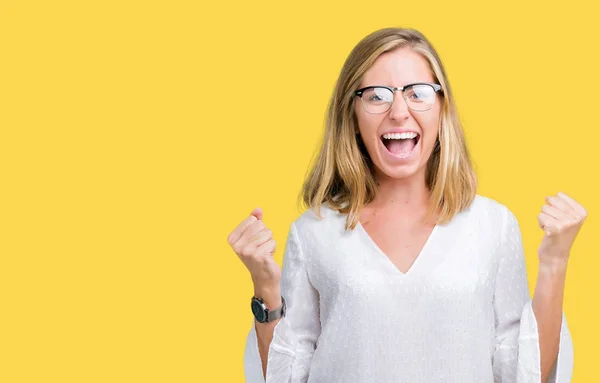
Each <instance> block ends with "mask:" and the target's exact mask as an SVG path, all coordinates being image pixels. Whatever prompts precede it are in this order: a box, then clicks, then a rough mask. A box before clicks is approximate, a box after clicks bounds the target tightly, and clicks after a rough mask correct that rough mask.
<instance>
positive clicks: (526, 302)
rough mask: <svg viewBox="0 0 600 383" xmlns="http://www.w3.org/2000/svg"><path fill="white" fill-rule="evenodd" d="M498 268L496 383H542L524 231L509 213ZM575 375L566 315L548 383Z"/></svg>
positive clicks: (561, 382) (565, 380) (566, 381)
mask: <svg viewBox="0 0 600 383" xmlns="http://www.w3.org/2000/svg"><path fill="white" fill-rule="evenodd" d="M500 241H501V242H500V246H501V247H500V249H499V250H500V253H501V257H500V260H499V267H498V271H497V276H496V287H495V292H494V313H495V334H496V336H495V341H496V346H495V351H494V355H493V361H492V363H493V371H494V380H495V382H496V383H498V382H499V383H530V382H531V383H533V382H536V383H539V382H540V380H541V367H540V345H539V334H538V326H537V321H536V318H535V316H534V313H533V308H532V300H531V298H530V294H529V286H528V281H527V271H526V267H525V257H524V251H523V242H522V237H521V231H520V228H519V224H518V222H517V219H516V217H515V216H514V214H513V213H512V212H511V211H510V210H508V209H506V211H505V214H504V220H503V225H502V238H501V240H500ZM572 372H573V343H572V339H571V335H570V333H569V329H568V326H567V321H566V317H565V315H564V313H563V317H562V325H561V330H560V343H559V352H558V359H557V362H556V363H555V365H554V367H553V369H552V373H551V374H550V378H549V380H548V382H550V383H569V382H570V381H571V375H572Z"/></svg>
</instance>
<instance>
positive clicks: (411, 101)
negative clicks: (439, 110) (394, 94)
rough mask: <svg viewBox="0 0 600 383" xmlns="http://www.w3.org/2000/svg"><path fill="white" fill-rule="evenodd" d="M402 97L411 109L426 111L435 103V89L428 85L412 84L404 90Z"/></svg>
mask: <svg viewBox="0 0 600 383" xmlns="http://www.w3.org/2000/svg"><path fill="white" fill-rule="evenodd" d="M404 97H405V98H406V103H407V104H408V106H409V108H411V109H412V110H418V111H426V110H429V109H431V107H432V106H433V104H434V103H435V90H434V89H433V87H432V86H430V85H413V86H411V87H409V88H408V89H406V90H405V91H404Z"/></svg>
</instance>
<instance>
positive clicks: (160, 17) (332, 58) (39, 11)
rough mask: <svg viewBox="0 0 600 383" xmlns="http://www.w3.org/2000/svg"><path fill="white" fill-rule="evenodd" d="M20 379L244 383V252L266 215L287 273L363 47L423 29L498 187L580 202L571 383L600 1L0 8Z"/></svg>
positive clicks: (6, 365) (0, 235) (586, 248)
mask: <svg viewBox="0 0 600 383" xmlns="http://www.w3.org/2000/svg"><path fill="white" fill-rule="evenodd" d="M0 4H1V5H0V128H1V136H0V169H1V174H0V182H1V184H0V193H1V194H2V196H1V198H0V217H1V218H0V219H1V222H2V226H1V228H0V255H1V258H0V262H1V264H0V381H1V382H6V383H13V382H15V383H16V382H242V381H243V369H242V355H243V348H244V342H245V339H246V334H247V332H248V330H249V328H250V325H251V321H252V316H251V312H250V305H249V303H250V297H251V295H252V286H251V281H250V278H249V276H248V274H247V272H246V270H245V269H244V267H243V265H242V264H241V262H239V260H238V259H237V257H236V256H235V254H234V253H233V252H232V251H231V250H230V248H229V247H228V245H227V242H226V238H227V234H228V233H229V232H230V231H231V230H232V229H233V228H234V227H235V226H236V225H237V223H238V222H239V221H241V220H242V219H243V218H245V217H246V215H247V214H249V213H250V211H251V210H252V209H253V208H254V207H255V206H260V207H262V208H263V209H264V212H265V216H264V220H265V222H266V223H267V225H268V226H269V227H271V228H272V230H273V231H274V236H275V239H276V240H277V242H278V252H277V254H276V255H275V257H276V259H277V261H279V262H281V257H282V254H283V246H284V243H285V239H286V236H287V231H288V229H289V225H290V223H291V222H292V221H293V220H294V219H295V218H296V217H297V216H298V215H299V214H300V211H299V210H298V208H297V205H296V196H297V193H298V191H299V189H300V186H301V184H302V180H303V177H304V175H305V173H306V170H307V167H308V165H309V163H310V161H311V158H312V155H313V153H314V151H315V150H316V148H317V147H318V144H319V141H320V138H321V135H322V129H323V119H324V115H325V109H326V106H327V102H328V99H329V97H330V94H331V92H332V90H333V85H334V82H335V80H336V78H337V75H338V73H339V71H340V69H341V67H342V64H343V62H344V60H345V58H346V56H347V54H348V53H349V52H350V50H351V49H352V47H353V46H354V45H355V44H356V43H357V42H358V41H359V40H360V39H361V38H362V37H364V36H365V35H366V34H368V33H370V32H372V31H374V30H375V29H378V28H382V27H388V26H404V27H413V28H417V29H419V30H421V31H422V32H423V33H424V34H425V35H426V36H427V37H428V38H429V39H430V40H431V41H432V43H433V44H434V46H435V47H436V48H437V49H438V51H439V53H440V55H441V57H442V60H443V62H444V64H445V66H446V69H447V72H448V74H449V78H450V83H451V86H452V88H453V90H454V92H455V95H456V100H457V103H458V108H459V112H460V114H461V118H462V121H463V123H464V127H465V130H466V134H467V138H468V143H469V146H470V149H471V152H472V156H473V160H474V162H475V165H476V169H477V172H478V176H479V180H480V188H479V193H480V194H482V195H485V196H488V197H491V198H494V199H496V200H498V201H500V202H501V203H504V204H506V205H507V206H508V207H509V208H511V209H512V210H513V211H514V212H515V214H516V215H517V217H518V219H519V222H520V224H521V228H522V232H523V237H524V243H525V248H526V257H527V264H528V272H529V279H530V287H531V290H532V291H533V287H534V284H535V277H536V273H537V246H538V244H539V243H540V240H541V237H542V233H541V231H540V230H539V228H538V227H537V223H536V216H537V214H538V211H539V209H540V208H541V206H542V204H543V203H544V197H545V196H546V195H550V194H554V193H557V192H558V191H561V190H562V191H564V192H566V193H568V194H571V195H572V196H573V197H575V198H576V199H577V200H578V201H580V202H581V203H582V204H583V205H584V206H585V207H586V208H587V209H588V211H589V218H588V221H587V223H586V224H585V226H584V229H583V230H582V232H581V233H580V236H579V238H578V239H577V242H576V245H575V247H574V249H573V252H572V261H571V262H570V265H569V272H568V279H567V288H566V298H565V299H566V300H565V311H566V314H567V318H568V321H569V325H570V328H571V331H572V334H573V339H574V342H575V353H576V366H575V373H574V379H573V381H574V382H576V383H586V382H595V381H597V380H598V378H597V373H596V371H597V362H596V356H595V355H596V353H597V352H598V344H600V331H598V329H597V323H598V307H597V303H598V296H597V293H598V290H599V287H600V278H598V273H597V269H598V267H599V266H600V261H599V259H598V245H597V241H598V234H599V229H600V223H599V218H598V216H599V214H600V205H599V203H598V196H599V195H600V187H599V186H598V176H599V174H600V172H599V171H598V167H599V165H600V161H599V159H598V158H599V157H598V155H599V149H598V142H600V134H599V130H600V126H599V123H598V109H599V106H598V102H599V97H598V89H600V81H599V80H598V76H597V68H598V67H600V61H599V58H598V52H597V41H598V37H600V29H599V27H598V22H597V20H596V19H597V15H598V14H599V12H598V8H597V5H592V4H593V2H591V1H581V0H575V1H570V2H553V3H552V4H550V2H546V1H538V2H537V3H532V2H525V1H508V2H506V1H505V2H502V3H495V4H488V3H487V2H473V3H469V2H464V1H451V2H448V1H379V2H369V1H366V0H363V1H354V2H353V1H338V2H326V1H320V2H308V3H307V2H302V3H300V2H297V3H287V2H274V1H272V2H248V1H238V2H231V1H223V2H210V3H206V4H202V2H197V1H187V2H185V1H162V2H159V1H62V0H60V1H48V2H42V1H35V2H34V1H1V2H0Z"/></svg>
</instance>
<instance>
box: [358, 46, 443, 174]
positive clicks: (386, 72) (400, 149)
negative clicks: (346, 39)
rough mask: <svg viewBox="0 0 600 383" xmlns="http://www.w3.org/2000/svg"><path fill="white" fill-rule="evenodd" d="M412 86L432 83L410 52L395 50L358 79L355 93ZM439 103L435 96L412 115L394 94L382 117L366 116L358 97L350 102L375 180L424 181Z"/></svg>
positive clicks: (399, 94)
mask: <svg viewBox="0 0 600 383" xmlns="http://www.w3.org/2000/svg"><path fill="white" fill-rule="evenodd" d="M416 82H427V83H434V78H433V74H432V73H431V72H430V70H429V64H428V62H427V61H426V60H425V59H424V58H423V57H421V56H420V55H419V54H417V53H415V52H413V51H412V50H411V49H410V48H399V49H396V50H394V51H391V52H386V53H384V54H382V55H381V56H379V57H378V58H377V60H376V61H375V63H374V64H373V66H372V67H371V68H369V70H368V71H367V72H366V73H365V75H364V76H363V79H362V82H361V84H360V86H359V88H363V87H367V86H374V85H386V86H389V87H399V88H400V87H402V86H404V85H407V84H412V83H416ZM364 96H365V95H363V97H364ZM441 101H442V99H441V96H440V93H439V92H438V93H436V95H435V103H434V104H433V106H432V107H431V109H429V110H427V111H424V112H417V111H414V110H412V109H410V108H409V107H408V105H407V104H406V102H405V100H404V98H403V97H402V92H401V91H399V90H397V91H396V92H395V93H394V102H393V103H392V105H391V107H390V109H389V110H388V111H387V112H385V113H382V114H369V113H367V111H366V110H365V109H364V108H363V105H362V102H361V99H360V97H358V96H356V97H354V110H355V113H356V116H357V120H358V127H359V130H360V135H361V138H362V140H363V142H364V143H365V146H366V148H367V151H368V152H369V155H370V157H371V160H372V161H373V163H374V165H375V168H376V169H375V171H376V174H375V176H376V178H378V179H380V178H381V177H390V178H396V179H400V178H405V179H408V178H409V177H420V176H422V177H423V179H424V175H425V170H426V165H427V161H428V160H429V157H430V155H431V152H432V151H433V148H434V146H435V142H436V139H437V135H438V126H439V119H440V110H441ZM390 132H392V134H391V135H390ZM384 136H385V137H384ZM412 137H414V138H412Z"/></svg>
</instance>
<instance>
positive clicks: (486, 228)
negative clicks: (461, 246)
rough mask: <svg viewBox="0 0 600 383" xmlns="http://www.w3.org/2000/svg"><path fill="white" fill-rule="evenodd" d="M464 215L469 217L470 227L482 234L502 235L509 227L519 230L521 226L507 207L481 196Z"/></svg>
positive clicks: (477, 196) (476, 198) (475, 199)
mask: <svg viewBox="0 0 600 383" xmlns="http://www.w3.org/2000/svg"><path fill="white" fill-rule="evenodd" d="M463 213H464V214H465V215H466V216H467V221H468V222H469V225H470V226H471V227H476V228H477V230H478V231H480V232H492V233H497V234H499V235H501V234H502V233H503V231H505V230H507V227H508V228H517V229H518V226H519V225H518V222H517V218H516V216H515V214H514V213H513V212H512V211H511V210H510V209H509V208H508V207H507V206H506V205H504V204H503V203H501V202H499V201H497V200H494V199H492V198H489V197H484V196H482V195H479V194H477V195H476V196H475V198H474V199H473V202H472V203H471V205H470V206H469V207H468V208H467V209H466V210H465V211H464V212H463ZM463 213H461V214H463Z"/></svg>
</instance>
